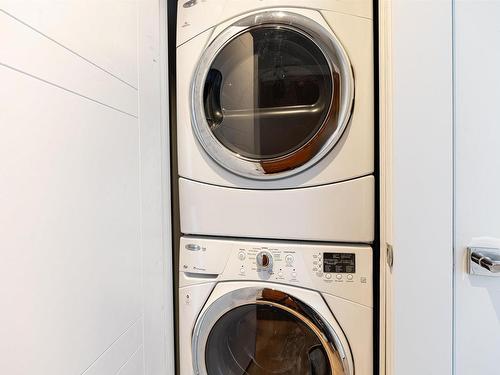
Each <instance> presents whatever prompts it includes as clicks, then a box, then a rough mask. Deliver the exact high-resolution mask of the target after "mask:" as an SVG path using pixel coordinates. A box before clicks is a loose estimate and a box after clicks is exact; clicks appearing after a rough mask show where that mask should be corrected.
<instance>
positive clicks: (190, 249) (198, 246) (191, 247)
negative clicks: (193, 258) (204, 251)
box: [184, 243, 201, 251]
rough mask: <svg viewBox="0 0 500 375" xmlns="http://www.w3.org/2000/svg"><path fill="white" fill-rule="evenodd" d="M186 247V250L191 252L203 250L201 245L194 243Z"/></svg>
mask: <svg viewBox="0 0 500 375" xmlns="http://www.w3.org/2000/svg"><path fill="white" fill-rule="evenodd" d="M184 247H185V248H186V250H189V251H200V250H201V246H200V245H196V244H194V243H188V244H187V245H186V246H184Z"/></svg>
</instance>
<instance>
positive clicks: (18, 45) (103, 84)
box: [0, 12, 137, 116]
mask: <svg viewBox="0 0 500 375" xmlns="http://www.w3.org/2000/svg"><path fill="white" fill-rule="evenodd" d="M0 30H1V31H0V32H1V35H2V47H1V48H0V64H3V65H7V66H9V67H13V68H15V69H17V70H20V71H22V72H24V73H26V74H29V75H31V76H34V77H36V78H38V79H41V80H44V81H48V82H50V83H52V84H54V85H57V86H60V87H63V88H64V89H66V90H69V91H72V92H76V93H78V94H80V95H82V96H85V97H88V98H90V99H92V100H95V101H98V102H100V103H104V104H106V105H108V106H111V107H113V108H116V109H119V110H120V111H123V112H126V113H129V114H131V115H133V116H137V90H136V89H134V88H133V87H130V86H129V85H127V84H125V83H124V82H122V81H120V80H118V79H116V78H115V77H112V76H110V75H109V74H108V73H106V72H104V71H103V70H101V69H99V68H97V67H96V66H95V65H93V64H90V63H89V62H88V61H85V60H83V59H82V58H81V57H79V56H77V55H75V54H74V53H71V52H69V51H68V50H67V49H65V48H64V47H62V46H61V45H59V44H57V43H55V42H54V41H52V40H50V39H49V38H47V37H45V36H43V35H41V34H39V33H37V32H34V31H33V29H31V28H30V27H28V26H26V25H25V24H23V23H21V22H19V21H18V20H16V19H15V18H13V17H11V16H9V15H7V14H6V13H3V12H0Z"/></svg>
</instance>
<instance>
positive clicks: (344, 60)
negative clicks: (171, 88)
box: [191, 11, 354, 179]
mask: <svg viewBox="0 0 500 375" xmlns="http://www.w3.org/2000/svg"><path fill="white" fill-rule="evenodd" d="M191 89H192V91H191V105H192V107H191V110H192V115H193V116H192V120H193V124H192V125H193V130H194V132H195V134H196V136H197V138H198V140H199V142H200V143H201V145H202V146H203V148H204V149H205V151H206V152H207V153H208V154H209V155H210V156H211V157H212V158H213V159H214V160H215V161H217V162H218V163H219V164H220V165H222V166H223V167H225V168H226V169H228V170H230V171H232V172H234V173H236V174H239V175H242V176H244V177H250V178H257V179H265V178H281V177H286V176H288V175H292V174H295V173H298V172H299V171H301V170H303V169H305V168H307V167H309V166H310V165H312V164H314V163H315V162H317V161H318V160H320V159H321V158H322V157H323V156H324V155H326V153H327V152H329V151H330V150H331V149H332V148H333V147H334V146H335V144H336V143H337V142H338V140H339V139H340V137H341V135H342V132H343V130H344V129H345V127H346V126H347V123H348V121H349V118H350V114H351V109H352V103H353V98H354V80H353V76H352V69H351V65H350V63H349V59H348V57H347V54H346V53H345V51H344V49H343V47H342V45H341V44H340V42H339V41H338V40H337V39H336V37H335V35H334V34H333V33H332V32H331V30H328V29H327V28H326V27H323V26H321V25H320V24H318V23H316V22H315V21H313V20H312V19H310V18H307V17H304V16H301V15H299V14H295V13H289V12H283V11H281V12H272V11H268V12H262V13H258V14H255V15H252V16H250V17H247V18H244V19H242V20H240V21H238V22H237V23H235V24H233V25H231V26H230V27H228V28H227V29H226V30H224V31H223V32H222V33H220V34H219V35H218V37H217V38H215V39H214V41H213V42H212V43H211V44H210V45H209V46H208V47H207V49H206V50H205V52H204V53H203V54H202V57H201V59H200V62H199V64H198V67H197V70H196V72H195V75H194V78H193V82H192V87H191Z"/></svg>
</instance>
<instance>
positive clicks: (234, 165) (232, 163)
mask: <svg viewBox="0 0 500 375" xmlns="http://www.w3.org/2000/svg"><path fill="white" fill-rule="evenodd" d="M263 27H266V28H276V29H277V30H290V31H293V32H296V33H299V34H301V35H302V36H304V37H305V38H307V40H309V41H311V42H312V43H313V44H314V45H315V46H316V47H317V48H319V50H320V51H321V53H322V54H323V56H324V57H325V59H326V61H327V63H328V67H329V70H330V76H331V85H332V87H331V92H332V96H331V98H330V103H326V104H327V107H326V110H325V116H324V118H323V120H322V123H321V124H320V126H319V127H318V129H317V130H316V131H315V133H314V134H313V135H312V136H311V137H309V138H307V139H304V142H303V144H300V145H298V148H296V149H293V150H290V152H289V153H286V154H284V155H277V156H276V157H270V158H253V157H248V156H245V155H242V153H238V152H237V151H235V150H230V149H229V148H227V147H226V146H225V145H223V144H222V142H221V141H220V140H219V139H218V138H217V137H216V136H215V135H214V133H213V129H212V128H211V126H210V124H209V122H208V120H207V115H206V112H205V101H204V96H205V85H206V81H207V77H208V75H209V72H210V70H211V66H212V63H213V62H214V60H215V59H216V58H217V56H218V55H219V53H220V52H221V51H222V50H223V49H224V47H226V46H227V45H228V44H229V43H230V42H231V41H233V40H235V39H236V38H238V37H239V36H241V35H242V34H244V33H247V32H250V31H252V30H256V29H261V28H263ZM214 102H217V100H214ZM353 103H354V76H353V71H352V67H351V64H350V61H349V58H348V55H347V53H346V51H345V49H344V48H343V46H342V44H341V43H340V41H339V40H338V39H337V37H336V36H335V35H334V33H333V32H332V31H331V30H327V29H326V28H325V27H323V26H322V25H320V24H319V23H317V22H315V21H314V20H312V19H311V18H308V17H305V16H303V15H300V14H297V13H293V12H290V11H277V10H274V11H264V12H258V13H255V14H253V15H251V16H248V17H245V18H243V19H241V20H239V21H238V22H236V23H234V24H233V25H231V26H229V27H228V28H226V29H225V30H224V31H222V32H221V33H220V34H219V35H218V36H217V37H216V38H215V39H214V40H213V42H212V43H211V44H210V45H209V46H208V47H207V49H206V50H205V52H204V53H203V55H202V57H201V59H200V61H199V64H198V67H197V69H196V71H195V73H194V76H193V79H192V82H191V123H192V128H193V131H194V133H195V135H196V137H197V139H198V141H199V143H200V144H201V146H202V147H203V148H204V150H205V151H206V153H207V154H208V155H209V156H210V157H211V158H212V159H214V160H215V161H216V162H217V163H218V164H219V165H221V166H222V167H224V168H226V169H227V170H229V171H231V172H233V173H235V174H237V175H240V176H243V177H247V178H252V179H278V178H284V177H288V176H291V175H294V174H297V173H299V172H301V171H303V170H305V169H307V168H309V167H311V166H312V165H314V164H315V163H317V162H318V161H319V160H321V159H322V158H323V157H324V156H325V155H326V154H327V153H328V152H329V151H330V150H331V149H333V148H334V147H335V145H336V144H337V142H338V141H339V140H340V138H341V136H342V134H343V132H344V130H345V128H346V127H347V124H348V123H349V120H350V117H351V113H352V108H353ZM213 104H214V105H216V104H217V103H213ZM283 108H286V107H282V108H280V107H277V108H276V111H275V112H273V111H270V110H269V108H264V109H259V115H263V114H266V113H267V114H268V115H272V116H274V117H280V116H281V117H282V118H283V117H284V116H293V115H294V113H303V112H304V111H311V110H314V109H312V108H310V106H308V105H298V106H294V107H293V106H291V107H288V108H286V110H285V112H286V113H283ZM280 110H281V113H280ZM294 111H295V112H294ZM216 112H217V111H216ZM233 112H235V113H237V112H238V111H233ZM243 112H244V111H243ZM243 112H242V114H243V115H244V113H243ZM268 112H269V113H268ZM271 112H273V113H271ZM242 114H241V113H240V114H237V115H242Z"/></svg>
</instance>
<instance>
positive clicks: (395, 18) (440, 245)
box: [379, 0, 454, 375]
mask: <svg viewBox="0 0 500 375" xmlns="http://www.w3.org/2000/svg"><path fill="white" fill-rule="evenodd" d="M379 16H380V24H379V25H380V27H379V31H380V38H379V42H380V55H379V56H380V82H381V84H380V103H382V105H381V106H380V123H381V128H380V138H381V139H380V142H381V144H380V162H381V165H380V171H381V189H380V191H381V197H380V199H381V218H380V219H381V220H380V222H381V263H382V264H381V270H382V271H381V277H382V281H381V282H382V288H381V298H382V301H381V348H382V349H383V348H384V347H385V348H386V353H385V354H386V357H385V358H382V360H381V374H384V373H385V374H396V375H400V374H405V375H414V374H415V375H417V374H421V373H432V374H450V375H451V374H452V373H453V302H454V301H453V167H454V166H453V0H439V1H425V2H424V1H403V0H394V1H390V0H381V1H380V2H379ZM422 25H425V27H422ZM388 247H389V248H391V249H392V251H393V261H394V265H393V268H392V270H391V269H390V267H388V266H387V257H386V248H388ZM384 327H385V328H384ZM382 352H383V350H382ZM431 355H432V361H430V360H429V358H430V356H431ZM383 356H384V355H383V354H382V357H383ZM429 366H432V368H430V367H429Z"/></svg>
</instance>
